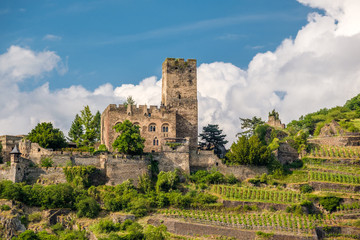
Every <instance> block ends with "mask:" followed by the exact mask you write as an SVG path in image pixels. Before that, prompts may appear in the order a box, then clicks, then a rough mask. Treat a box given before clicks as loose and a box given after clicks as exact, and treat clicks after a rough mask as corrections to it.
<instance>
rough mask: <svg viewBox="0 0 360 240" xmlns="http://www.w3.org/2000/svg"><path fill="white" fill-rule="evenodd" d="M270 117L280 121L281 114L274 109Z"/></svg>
mask: <svg viewBox="0 0 360 240" xmlns="http://www.w3.org/2000/svg"><path fill="white" fill-rule="evenodd" d="M269 117H274V118H275V120H279V119H280V118H279V113H278V112H277V111H275V109H273V110H272V111H271V112H269Z"/></svg>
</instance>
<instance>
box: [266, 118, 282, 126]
mask: <svg viewBox="0 0 360 240" xmlns="http://www.w3.org/2000/svg"><path fill="white" fill-rule="evenodd" d="M266 124H268V125H269V126H271V127H274V128H281V129H285V124H283V123H281V121H280V119H275V117H274V116H269V119H268V121H267V122H266Z"/></svg>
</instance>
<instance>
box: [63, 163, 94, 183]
mask: <svg viewBox="0 0 360 240" xmlns="http://www.w3.org/2000/svg"><path fill="white" fill-rule="evenodd" d="M63 171H64V174H65V177H66V181H67V182H68V183H73V184H75V185H77V186H79V187H90V185H91V179H90V176H91V174H93V173H95V172H96V167H95V166H91V165H90V166H75V167H64V168H63Z"/></svg>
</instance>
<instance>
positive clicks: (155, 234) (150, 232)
mask: <svg viewBox="0 0 360 240" xmlns="http://www.w3.org/2000/svg"><path fill="white" fill-rule="evenodd" d="M166 230H167V228H166V226H164V225H160V226H159V227H154V226H152V225H148V226H147V227H146V228H145V230H144V236H145V239H146V240H165V239H168V236H169V234H168V233H167V231H166Z"/></svg>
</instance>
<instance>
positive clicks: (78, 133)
mask: <svg viewBox="0 0 360 240" xmlns="http://www.w3.org/2000/svg"><path fill="white" fill-rule="evenodd" d="M83 134H84V129H83V126H82V124H81V118H80V117H79V114H76V115H75V119H74V121H73V122H72V124H71V127H70V130H69V133H68V135H69V140H70V141H72V142H74V143H76V145H77V146H80V145H81V142H82V138H81V137H82V135H83Z"/></svg>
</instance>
